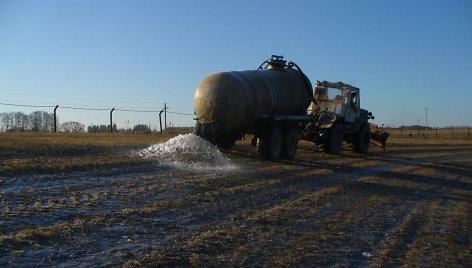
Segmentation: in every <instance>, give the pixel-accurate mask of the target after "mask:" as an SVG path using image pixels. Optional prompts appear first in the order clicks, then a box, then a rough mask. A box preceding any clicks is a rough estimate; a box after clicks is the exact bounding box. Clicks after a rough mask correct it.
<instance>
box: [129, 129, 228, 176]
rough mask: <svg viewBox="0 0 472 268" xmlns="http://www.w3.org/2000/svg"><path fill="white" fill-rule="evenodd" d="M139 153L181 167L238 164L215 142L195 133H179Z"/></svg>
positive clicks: (208, 168) (196, 167)
mask: <svg viewBox="0 0 472 268" xmlns="http://www.w3.org/2000/svg"><path fill="white" fill-rule="evenodd" d="M138 154H139V155H140V156H142V157H144V158H148V159H149V158H151V159H156V160H157V161H158V162H159V163H160V164H164V165H169V166H173V167H176V168H179V169H193V170H233V169H236V166H235V165H233V164H232V163H231V161H230V160H229V159H228V158H226V157H225V156H224V155H223V154H222V153H221V152H220V151H218V149H217V148H216V147H215V146H214V145H213V144H211V143H210V142H208V141H207V140H205V139H202V138H200V137H198V136H196V135H194V134H185V135H178V136H176V137H174V138H172V139H170V140H168V141H167V142H164V143H157V144H154V145H151V146H149V147H148V148H146V149H143V150H141V151H140V152H139V153H138Z"/></svg>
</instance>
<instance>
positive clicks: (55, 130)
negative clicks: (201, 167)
mask: <svg viewBox="0 0 472 268" xmlns="http://www.w3.org/2000/svg"><path fill="white" fill-rule="evenodd" d="M0 105H3V106H12V107H28V108H50V109H54V110H53V111H54V112H53V114H54V115H53V117H54V123H53V128H52V129H51V131H53V132H57V125H58V123H57V109H59V108H61V109H69V110H84V111H109V112H110V124H109V130H110V132H113V131H114V129H115V131H116V128H114V126H113V125H114V124H113V112H114V111H121V112H133V113H158V114H159V126H160V131H161V132H162V130H163V126H162V113H164V128H167V114H176V115H183V116H194V114H190V113H182V112H173V111H169V107H168V106H167V103H165V104H164V107H163V108H162V109H161V110H138V109H126V108H115V107H112V108H90V107H78V106H60V105H31V104H18V103H5V102H0Z"/></svg>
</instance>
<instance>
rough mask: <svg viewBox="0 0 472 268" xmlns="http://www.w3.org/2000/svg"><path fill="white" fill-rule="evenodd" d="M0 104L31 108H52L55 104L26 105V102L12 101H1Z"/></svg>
mask: <svg viewBox="0 0 472 268" xmlns="http://www.w3.org/2000/svg"><path fill="white" fill-rule="evenodd" d="M0 105H6V106H16V107H32V108H54V107H56V106H50V105H28V104H14V103H3V102H0Z"/></svg>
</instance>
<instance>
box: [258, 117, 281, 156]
mask: <svg viewBox="0 0 472 268" xmlns="http://www.w3.org/2000/svg"><path fill="white" fill-rule="evenodd" d="M282 147H283V134H282V130H280V127H278V126H273V127H271V128H269V129H267V130H266V131H264V133H263V134H262V136H261V137H259V139H258V140H257V154H258V155H259V157H260V158H261V159H263V160H270V161H277V160H279V159H280V156H281V154H282Z"/></svg>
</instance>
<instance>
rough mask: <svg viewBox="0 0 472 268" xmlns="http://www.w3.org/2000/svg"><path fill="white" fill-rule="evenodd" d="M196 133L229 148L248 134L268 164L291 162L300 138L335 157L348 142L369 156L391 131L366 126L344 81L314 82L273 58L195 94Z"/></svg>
mask: <svg viewBox="0 0 472 268" xmlns="http://www.w3.org/2000/svg"><path fill="white" fill-rule="evenodd" d="M194 108H195V115H196V121H197V122H196V124H195V128H194V134H196V135H198V136H200V137H202V138H204V139H206V140H208V141H210V142H211V143H213V144H215V145H217V146H218V147H220V148H223V149H230V148H231V147H232V146H233V145H234V144H235V142H236V140H241V139H242V138H243V137H244V136H245V134H253V138H252V140H251V144H252V145H253V146H256V147H257V154H258V155H259V156H260V158H262V159H264V160H272V161H275V160H278V159H280V158H284V159H293V157H294V156H295V153H296V150H297V145H298V141H299V140H307V141H310V142H312V143H313V144H314V145H315V146H317V147H318V148H319V149H320V150H322V151H323V152H325V153H330V154H337V153H339V151H340V149H341V145H342V143H343V141H344V142H346V143H348V144H350V145H351V146H352V149H353V150H354V151H355V152H358V153H367V151H368V149H369V145H370V143H371V139H372V140H373V141H374V142H375V144H377V145H380V146H381V147H383V148H385V143H386V140H387V137H388V133H386V132H383V131H380V130H378V128H376V126H375V125H373V124H370V123H369V122H368V120H369V119H374V116H372V113H371V112H368V111H367V110H365V109H361V108H360V90H359V88H357V87H354V86H350V85H348V84H345V83H342V82H336V83H332V82H328V81H316V83H315V88H314V90H313V86H312V83H311V82H310V80H309V78H308V77H307V76H306V75H305V74H304V73H303V71H302V70H301V69H300V67H299V66H298V65H297V64H295V63H294V62H291V61H290V62H287V61H286V60H284V59H283V56H276V55H272V57H271V58H270V59H268V60H266V61H264V62H263V63H262V64H261V65H260V66H259V68H257V69H256V70H247V71H231V72H218V73H214V74H210V75H209V76H207V77H206V78H204V79H203V80H202V82H201V83H200V84H199V85H198V87H197V89H196V91H195V96H194Z"/></svg>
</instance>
